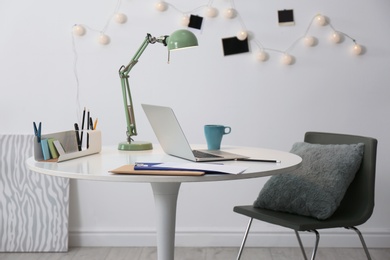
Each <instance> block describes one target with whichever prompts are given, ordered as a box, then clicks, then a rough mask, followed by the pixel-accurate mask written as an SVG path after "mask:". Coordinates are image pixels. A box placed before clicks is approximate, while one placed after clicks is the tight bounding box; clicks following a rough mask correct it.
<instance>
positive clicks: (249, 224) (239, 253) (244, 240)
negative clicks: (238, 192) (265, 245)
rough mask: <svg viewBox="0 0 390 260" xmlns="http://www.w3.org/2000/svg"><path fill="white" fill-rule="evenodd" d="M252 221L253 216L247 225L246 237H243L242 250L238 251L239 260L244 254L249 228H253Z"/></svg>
mask: <svg viewBox="0 0 390 260" xmlns="http://www.w3.org/2000/svg"><path fill="white" fill-rule="evenodd" d="M252 221H253V218H250V220H249V222H248V225H247V227H246V230H245V234H244V238H243V239H242V242H241V247H240V250H239V251H238V255H237V260H240V258H241V254H242V251H243V250H244V246H245V242H246V239H247V237H248V233H249V229H251V225H252Z"/></svg>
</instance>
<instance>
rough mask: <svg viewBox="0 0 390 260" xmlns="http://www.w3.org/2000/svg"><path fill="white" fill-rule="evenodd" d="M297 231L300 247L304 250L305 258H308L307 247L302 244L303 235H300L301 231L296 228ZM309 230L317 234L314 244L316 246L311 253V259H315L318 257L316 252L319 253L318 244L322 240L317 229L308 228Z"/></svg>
mask: <svg viewBox="0 0 390 260" xmlns="http://www.w3.org/2000/svg"><path fill="white" fill-rule="evenodd" d="M294 231H295V235H296V236H297V239H298V243H299V247H300V248H301V251H302V254H303V258H304V259H305V260H307V256H306V252H305V248H304V247H303V244H302V240H301V237H300V236H299V233H298V231H296V230H294ZM308 232H313V233H315V234H316V242H315V244H314V248H313V252H312V254H311V258H310V259H311V260H314V259H315V257H316V254H317V248H318V244H319V242H320V234H319V233H318V231H317V230H315V229H314V230H308Z"/></svg>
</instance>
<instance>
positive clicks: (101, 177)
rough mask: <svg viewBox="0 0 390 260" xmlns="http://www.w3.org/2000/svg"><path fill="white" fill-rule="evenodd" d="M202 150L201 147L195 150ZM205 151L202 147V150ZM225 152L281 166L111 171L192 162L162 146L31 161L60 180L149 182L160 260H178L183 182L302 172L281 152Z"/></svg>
mask: <svg viewBox="0 0 390 260" xmlns="http://www.w3.org/2000/svg"><path fill="white" fill-rule="evenodd" d="M195 148H199V147H195ZM200 148H201V147H200ZM223 150H224V151H227V152H231V153H237V154H241V155H246V156H248V157H251V158H261V159H271V160H278V161H280V162H278V163H273V162H248V161H224V162H223V164H225V165H240V166H244V167H246V168H247V170H245V172H244V173H242V174H238V175H235V174H214V173H213V174H205V175H203V176H161V175H160V176H158V175H124V174H112V173H110V172H109V171H110V170H113V169H116V168H118V167H120V166H123V165H125V164H134V163H136V162H188V161H186V160H183V159H180V158H176V157H173V156H169V155H167V154H165V153H164V152H163V151H162V149H161V148H160V146H158V145H154V148H153V150H148V151H119V150H117V148H116V147H103V149H102V151H101V152H100V153H99V154H94V155H89V156H85V157H81V158H77V159H73V160H70V161H65V162H60V163H53V162H37V161H35V159H34V157H31V158H29V159H28V160H27V166H28V168H29V169H30V170H32V171H34V172H38V173H42V174H47V175H52V176H56V177H64V178H72V179H83V180H96V181H111V182H116V181H117V182H144V183H145V182H146V183H150V184H151V186H152V190H153V194H154V199H155V207H156V214H157V216H156V219H157V254H158V259H159V260H172V259H174V247H175V225H176V205H177V197H178V194H179V188H180V184H181V183H182V182H207V181H225V180H240V179H248V178H258V177H264V176H269V175H275V174H280V173H284V172H288V171H291V170H294V169H296V168H298V167H299V166H300V164H301V161H302V159H301V157H299V156H297V155H295V154H292V153H288V152H282V151H277V150H269V149H262V148H253V147H223Z"/></svg>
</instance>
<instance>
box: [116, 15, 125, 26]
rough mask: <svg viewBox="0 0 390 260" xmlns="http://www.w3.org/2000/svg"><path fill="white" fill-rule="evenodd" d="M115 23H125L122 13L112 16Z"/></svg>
mask: <svg viewBox="0 0 390 260" xmlns="http://www.w3.org/2000/svg"><path fill="white" fill-rule="evenodd" d="M114 19H115V22H117V23H119V24H124V23H126V22H127V16H126V15H125V14H123V13H117V14H115V16H114Z"/></svg>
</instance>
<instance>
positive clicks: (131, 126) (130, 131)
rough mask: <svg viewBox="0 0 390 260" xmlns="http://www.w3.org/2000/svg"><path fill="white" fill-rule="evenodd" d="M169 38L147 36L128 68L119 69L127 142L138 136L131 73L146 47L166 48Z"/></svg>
mask: <svg viewBox="0 0 390 260" xmlns="http://www.w3.org/2000/svg"><path fill="white" fill-rule="evenodd" d="M167 38H168V36H162V37H159V38H155V37H152V36H151V35H150V34H147V35H146V37H145V40H144V41H143V42H142V44H141V46H140V47H139V49H138V51H137V52H136V53H135V55H134V56H133V58H132V59H131V60H130V62H129V64H128V65H127V66H124V65H122V66H121V67H120V68H119V77H120V79H121V85H122V96H123V104H124V109H125V117H126V124H127V132H126V134H127V142H128V143H131V142H132V141H133V140H132V138H131V137H132V136H135V135H137V127H136V123H135V116H134V108H133V101H132V98H131V92H130V85H129V73H130V71H131V69H132V68H133V67H134V66H135V64H137V62H138V59H139V58H140V57H141V55H142V53H143V52H144V51H145V49H146V47H147V46H148V45H149V43H152V44H154V43H156V42H159V43H162V44H164V45H165V46H166V45H167V43H166V40H167Z"/></svg>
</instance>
